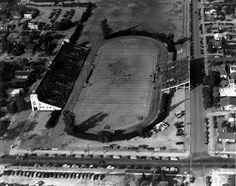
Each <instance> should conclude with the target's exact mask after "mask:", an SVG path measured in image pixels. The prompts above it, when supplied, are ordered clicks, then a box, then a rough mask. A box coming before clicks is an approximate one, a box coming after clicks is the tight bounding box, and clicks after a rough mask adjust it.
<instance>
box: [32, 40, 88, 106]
mask: <svg viewBox="0 0 236 186" xmlns="http://www.w3.org/2000/svg"><path fill="white" fill-rule="evenodd" d="M87 54H88V49H87V48H85V47H75V46H73V45H71V44H68V43H65V44H64V45H62V47H61V49H60V51H59V52H58V54H57V56H56V57H55V58H54V60H53V62H52V65H51V67H50V69H49V70H48V71H47V72H46V74H45V75H44V77H43V79H42V80H41V82H40V84H39V85H38V86H37V88H36V90H34V91H33V93H32V94H31V96H30V99H31V106H32V110H61V109H62V108H63V107H64V106H65V104H66V101H67V99H68V97H69V95H70V93H71V91H72V88H73V85H74V82H75V81H76V79H77V78H78V76H79V73H80V70H81V68H82V67H83V64H84V61H85V59H86V57H87Z"/></svg>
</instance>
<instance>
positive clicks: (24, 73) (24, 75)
mask: <svg viewBox="0 0 236 186" xmlns="http://www.w3.org/2000/svg"><path fill="white" fill-rule="evenodd" d="M32 73H33V70H32V69H26V70H16V71H15V78H16V79H22V80H28V79H29V78H30V76H31V75H32Z"/></svg>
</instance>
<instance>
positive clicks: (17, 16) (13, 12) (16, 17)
mask: <svg viewBox="0 0 236 186" xmlns="http://www.w3.org/2000/svg"><path fill="white" fill-rule="evenodd" d="M11 15H12V17H13V18H14V19H21V14H20V12H19V11H16V10H12V11H11Z"/></svg>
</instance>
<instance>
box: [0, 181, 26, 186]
mask: <svg viewBox="0 0 236 186" xmlns="http://www.w3.org/2000/svg"><path fill="white" fill-rule="evenodd" d="M0 186H29V184H20V183H6V182H0Z"/></svg>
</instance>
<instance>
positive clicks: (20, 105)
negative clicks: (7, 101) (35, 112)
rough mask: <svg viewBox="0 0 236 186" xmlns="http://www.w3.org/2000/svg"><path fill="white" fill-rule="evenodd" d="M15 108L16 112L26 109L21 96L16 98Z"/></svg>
mask: <svg viewBox="0 0 236 186" xmlns="http://www.w3.org/2000/svg"><path fill="white" fill-rule="evenodd" d="M16 107H17V110H18V112H21V111H23V110H24V109H25V108H26V101H25V98H24V96H23V95H20V94H19V95H18V96H16Z"/></svg>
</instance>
